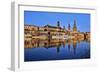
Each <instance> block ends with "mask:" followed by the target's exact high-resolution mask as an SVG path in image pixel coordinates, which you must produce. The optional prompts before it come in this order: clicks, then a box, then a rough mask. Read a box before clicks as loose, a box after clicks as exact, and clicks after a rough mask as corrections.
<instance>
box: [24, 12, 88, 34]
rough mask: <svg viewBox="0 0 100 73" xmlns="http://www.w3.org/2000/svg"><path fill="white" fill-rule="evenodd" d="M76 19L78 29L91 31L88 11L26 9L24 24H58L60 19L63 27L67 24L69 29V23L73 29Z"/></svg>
mask: <svg viewBox="0 0 100 73" xmlns="http://www.w3.org/2000/svg"><path fill="white" fill-rule="evenodd" d="M74 20H76V25H77V30H79V31H80V32H90V14H87V13H67V12H66V13H64V12H42V11H24V24H27V25H36V26H39V27H41V26H45V25H47V24H49V25H51V26H57V21H60V26H61V27H62V28H63V26H65V28H66V29H68V24H70V26H71V30H72V28H73V24H74Z"/></svg>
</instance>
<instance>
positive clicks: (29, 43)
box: [24, 39, 90, 54]
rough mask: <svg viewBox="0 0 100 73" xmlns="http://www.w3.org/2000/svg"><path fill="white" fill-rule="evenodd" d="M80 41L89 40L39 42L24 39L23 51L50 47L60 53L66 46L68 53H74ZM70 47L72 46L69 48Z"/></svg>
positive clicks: (37, 40) (38, 40)
mask: <svg viewBox="0 0 100 73" xmlns="http://www.w3.org/2000/svg"><path fill="white" fill-rule="evenodd" d="M81 41H87V42H90V41H89V40H71V39H68V40H59V39H48V40H40V39H25V41H24V44H25V45H24V47H25V49H36V48H37V49H38V48H39V47H44V48H46V49H49V48H51V47H56V49H57V53H60V49H61V46H62V47H63V48H65V49H66V46H68V50H69V52H72V53H74V54H75V53H76V49H77V44H78V43H80V42H81ZM71 45H72V46H71Z"/></svg>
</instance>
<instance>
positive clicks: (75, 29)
mask: <svg viewBox="0 0 100 73" xmlns="http://www.w3.org/2000/svg"><path fill="white" fill-rule="evenodd" d="M73 31H77V26H76V20H74V26H73Z"/></svg>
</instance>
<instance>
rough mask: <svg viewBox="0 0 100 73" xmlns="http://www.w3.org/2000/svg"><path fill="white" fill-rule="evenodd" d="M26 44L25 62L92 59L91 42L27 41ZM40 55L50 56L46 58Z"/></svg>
mask: <svg viewBox="0 0 100 73" xmlns="http://www.w3.org/2000/svg"><path fill="white" fill-rule="evenodd" d="M24 44H25V45H24V47H25V54H24V55H25V57H24V58H25V61H38V60H57V59H77V58H78V59H81V58H90V41H89V40H76V39H73V40H71V39H68V40H58V39H51V40H50V39H47V40H40V39H26V40H25V41H24ZM50 49H51V50H52V52H51V50H50ZM55 49H56V53H57V54H61V55H60V56H58V55H57V54H56V53H54V52H55ZM42 50H43V51H42ZM65 50H66V51H65ZM39 51H40V52H39ZM41 51H42V52H41ZM36 52H37V53H36ZM76 52H77V53H76ZM39 54H42V55H50V56H45V57H44V56H42V55H39ZM55 54H56V55H55ZM75 54H76V55H75ZM34 56H36V57H35V58H34Z"/></svg>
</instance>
